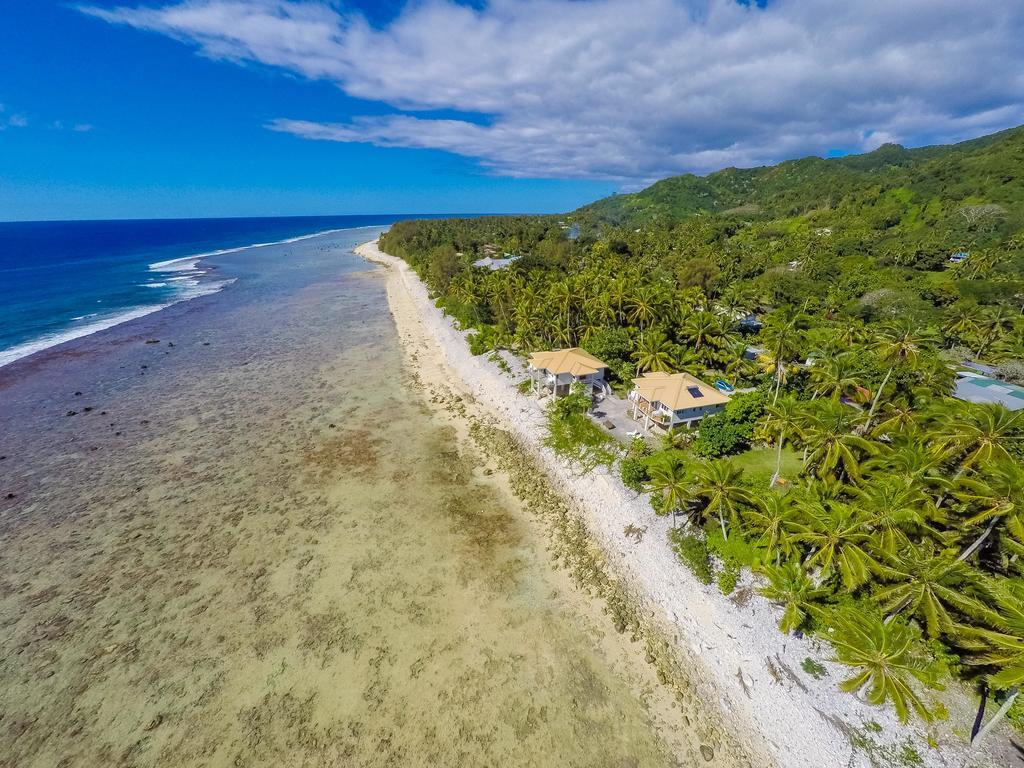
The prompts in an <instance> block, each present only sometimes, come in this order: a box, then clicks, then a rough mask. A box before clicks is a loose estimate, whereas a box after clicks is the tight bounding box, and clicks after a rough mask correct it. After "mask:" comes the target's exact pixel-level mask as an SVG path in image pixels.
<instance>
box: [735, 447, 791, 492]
mask: <svg viewBox="0 0 1024 768" xmlns="http://www.w3.org/2000/svg"><path fill="white" fill-rule="evenodd" d="M732 461H733V463H734V464H735V465H736V466H737V467H740V468H741V469H743V474H744V477H746V478H747V479H748V480H751V481H753V482H754V483H755V484H756V485H764V486H767V485H768V481H769V480H771V479H772V474H774V472H775V449H774V448H754V449H753V450H750V451H747V452H746V453H741V454H738V455H736V456H733V457H732ZM801 464H802V462H801V461H800V454H799V453H797V452H796V451H794V450H793V449H792V448H784V449H783V450H782V477H784V478H785V479H786V480H788V481H789V482H790V483H792V482H794V481H795V480H796V478H797V475H799V474H800V466H801Z"/></svg>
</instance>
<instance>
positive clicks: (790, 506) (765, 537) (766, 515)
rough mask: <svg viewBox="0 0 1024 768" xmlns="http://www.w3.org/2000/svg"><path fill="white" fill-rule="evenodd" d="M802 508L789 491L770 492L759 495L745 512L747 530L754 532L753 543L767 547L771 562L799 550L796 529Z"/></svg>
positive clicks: (765, 555)
mask: <svg viewBox="0 0 1024 768" xmlns="http://www.w3.org/2000/svg"><path fill="white" fill-rule="evenodd" d="M800 516H801V511H800V508H799V507H798V506H797V505H796V504H794V503H793V497H792V496H791V495H789V494H787V495H782V494H778V493H769V494H766V495H765V496H763V497H760V498H757V499H755V503H754V504H752V505H751V506H750V507H749V508H747V509H745V510H744V512H743V522H744V527H745V528H746V530H747V531H748V532H749V533H751V534H754V535H755V536H756V538H754V539H753V544H754V546H756V547H757V548H758V549H761V550H763V551H764V557H765V559H766V560H767V561H768V562H774V563H776V564H777V563H778V562H779V561H780V560H781V559H782V558H784V557H785V558H791V557H794V556H795V555H796V554H797V548H796V546H795V544H794V535H793V534H794V531H796V530H798V527H799V520H800Z"/></svg>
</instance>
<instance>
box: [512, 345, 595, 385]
mask: <svg viewBox="0 0 1024 768" xmlns="http://www.w3.org/2000/svg"><path fill="white" fill-rule="evenodd" d="M529 363H530V379H531V380H532V381H533V389H534V391H535V392H536V393H537V395H538V397H539V396H540V395H542V394H544V393H545V392H548V393H550V394H552V395H554V396H555V397H564V396H565V395H568V394H569V392H570V391H571V389H572V385H573V384H583V385H584V386H585V387H587V388H588V391H590V393H591V394H593V393H595V392H605V391H607V389H608V385H607V384H606V383H605V380H604V377H605V373H606V372H607V370H608V364H607V363H605V362H603V361H602V360H598V359H597V358H596V357H594V356H593V355H591V354H590V353H589V352H586V351H584V350H582V349H580V348H579V347H571V348H570V349H556V350H553V351H550V352H534V353H533V354H532V355H530V359H529Z"/></svg>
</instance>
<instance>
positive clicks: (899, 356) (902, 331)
mask: <svg viewBox="0 0 1024 768" xmlns="http://www.w3.org/2000/svg"><path fill="white" fill-rule="evenodd" d="M932 341H933V335H932V334H931V333H929V332H926V331H920V330H918V329H917V328H916V327H914V325H913V323H911V322H910V321H907V320H904V321H900V322H896V323H893V324H892V325H887V326H885V327H883V328H882V330H881V331H880V332H879V333H878V338H877V340H876V343H875V348H876V351H877V352H878V355H879V358H880V359H881V360H882V362H884V363H888V365H889V370H887V371H886V372H885V377H884V378H883V379H882V383H881V384H879V385H878V391H877V392H875V397H874V399H873V400H872V401H871V408H870V409H869V410H868V416H867V419H866V420H865V423H864V426H863V428H862V430H861V431H862V432H867V431H868V430H869V429H871V424H872V421H873V420H874V416H875V410H876V409H877V408H878V402H879V401H880V400H881V399H882V393H883V392H884V391H885V388H886V386H887V385H888V384H889V379H890V377H891V376H892V373H893V371H895V370H896V367H897V366H898V365H903V364H911V365H912V364H913V363H914V362H916V361H917V359H918V357H919V356H920V354H921V351H922V349H924V348H926V347H927V346H928V345H930V344H931V343H932Z"/></svg>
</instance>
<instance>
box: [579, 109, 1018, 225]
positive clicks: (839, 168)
mask: <svg viewBox="0 0 1024 768" xmlns="http://www.w3.org/2000/svg"><path fill="white" fill-rule="evenodd" d="M1022 171H1024V128H1014V129H1011V130H1008V131H1003V132H1001V133H997V134H993V135H991V136H985V137H983V138H980V139H974V140H972V141H966V142H963V143H961V144H954V145H950V146H933V147H922V148H919V149H906V148H904V147H901V146H899V145H896V144H885V145H883V146H881V147H879V148H878V149H876V150H875V151H874V152H869V153H867V154H864V155H851V156H847V157H842V158H834V159H828V160H825V159H822V158H818V157H807V158H803V159H800V160H790V161H788V162H784V163H780V164H778V165H774V166H765V167H761V168H750V169H739V168H726V169H724V170H721V171H717V172H715V173H712V174H709V175H707V176H694V175H693V174H685V175H682V176H674V177H672V178H668V179H664V180H662V181H659V182H657V183H656V184H653V185H652V186H650V187H648V188H647V189H644V190H643V191H641V192H636V193H634V194H624V195H615V196H613V197H608V198H605V199H603V200H599V201H597V202H595V203H592V204H590V205H588V206H585V207H583V208H581V209H579V211H577V212H576V214H577V215H578V216H579V217H580V219H581V220H582V221H587V222H597V223H604V224H613V225H618V224H624V225H629V224H643V223H649V222H660V223H665V224H668V223H672V222H677V221H679V220H681V219H684V218H686V217H688V216H691V215H693V214H696V213H720V214H726V215H740V216H745V217H749V216H751V215H758V216H761V217H764V218H775V217H787V216H794V215H799V214H804V213H807V212H809V211H815V210H819V209H828V208H835V207H838V206H840V205H841V204H842V203H843V202H844V201H848V202H858V203H860V204H861V205H862V206H863V205H864V204H870V203H871V202H872V201H873V200H881V201H884V202H886V203H887V202H889V201H888V200H885V198H886V193H893V192H895V195H896V197H897V198H901V199H902V198H907V199H905V200H903V203H904V208H905V209H906V210H904V211H903V213H906V212H907V210H909V209H911V208H913V207H914V206H922V205H925V204H927V203H928V202H929V201H931V200H933V199H934V198H938V199H939V200H940V201H943V202H950V203H957V202H960V203H963V204H971V203H972V202H974V201H975V200H976V199H977V200H984V201H985V202H988V203H997V204H1003V205H1009V206H1014V207H1019V206H1020V205H1021V204H1022V203H1024V185H1022V184H1021V181H1022ZM890 197H891V194H890Z"/></svg>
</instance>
